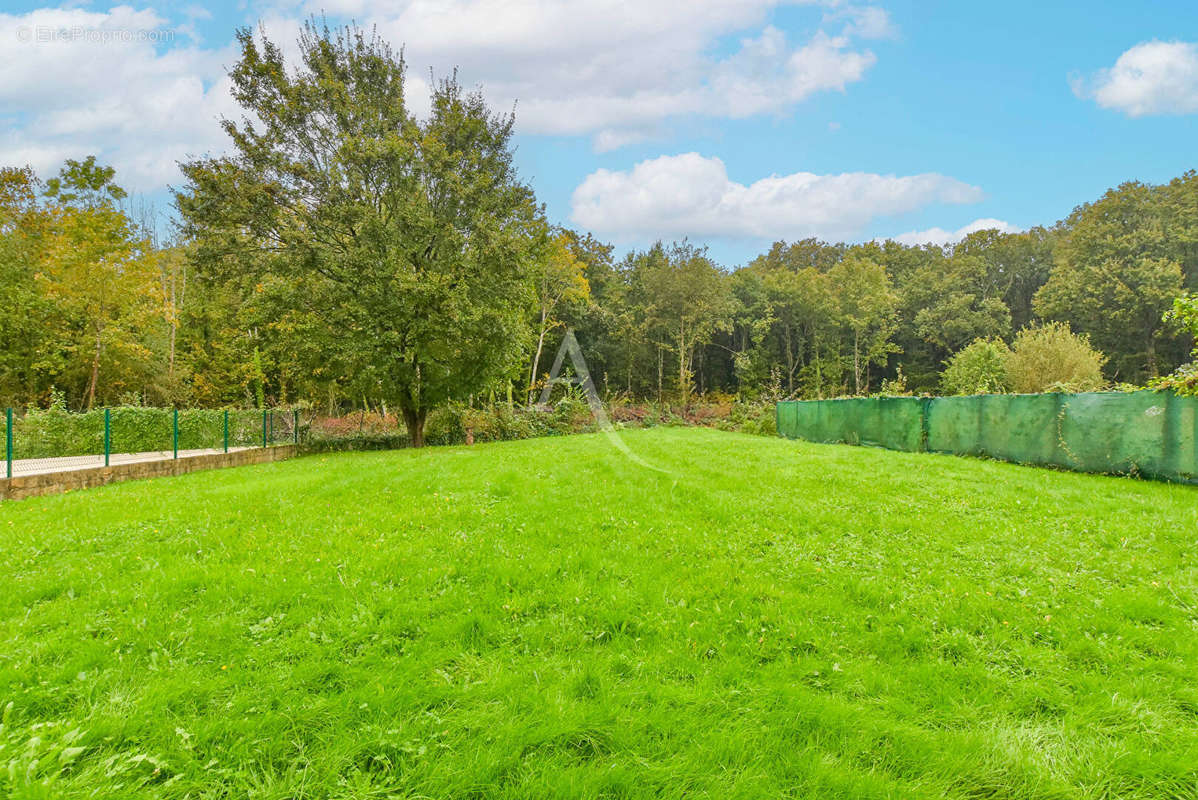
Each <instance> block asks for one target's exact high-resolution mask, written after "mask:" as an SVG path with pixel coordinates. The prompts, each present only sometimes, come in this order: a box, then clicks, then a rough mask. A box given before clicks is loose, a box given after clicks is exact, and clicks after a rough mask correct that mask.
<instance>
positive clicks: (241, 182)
mask: <svg viewBox="0 0 1198 800" xmlns="http://www.w3.org/2000/svg"><path fill="white" fill-rule="evenodd" d="M241 45H242V57H241V61H240V62H239V63H238V64H237V65H236V66H235V67H234V69H233V70H232V72H231V76H232V77H233V79H234V84H235V90H234V91H235V97H237V99H238V101H239V102H241V103H242V104H243V106H245V107H246V108H247V109H251V110H252V111H253V112H254V113H255V114H256V116H257V118H258V119H260V120H263V122H262V123H261V124H260V125H258V126H257V127H255V126H251V125H249V124H248V123H244V124H243V123H236V122H232V121H228V120H226V121H225V123H224V124H225V127H226V130H227V132H228V133H229V135H230V138H231V139H232V141H233V143H234V152H233V154H232V155H230V156H222V157H219V158H206V159H199V160H196V161H192V162H188V163H184V164H182V165H181V167H182V169H183V173H184V175H185V177H186V183H185V185H184V186H183V187H181V188H179V189H178V190H177V191H176V200H175V203H176V207H175V208H173V209H171V210H170V211H168V212H159V211H157V210H155V209H153V208H149V207H148V206H147V205H146V204H145V203H144V202H139V201H137V199H136V198H130V197H129V196H128V195H127V194H126V192H125V191H124V190H123V189H121V188H120V176H119V175H117V174H116V173H115V171H114V170H113V169H112V168H110V167H106V166H104V165H103V164H101V163H99V162H98V161H97V160H96V158H95V157H92V156H88V157H85V158H82V159H80V160H68V161H67V162H66V163H65V164H64V165H63V167H62V169H61V171H60V172H59V173H58V174H57V175H53V176H48V175H47V176H41V175H37V174H35V173H34V171H33V170H32V169H30V168H29V167H24V166H21V165H10V166H7V167H4V168H3V169H2V170H0V297H3V300H4V313H3V314H2V315H0V340H2V341H3V343H4V346H3V348H2V349H0V406H42V407H44V406H48V405H50V404H54V403H57V404H59V405H65V406H66V407H68V408H71V409H80V410H82V409H89V408H92V407H94V406H99V405H116V404H144V405H155V406H175V407H207V408H218V407H265V406H284V405H298V406H309V407H314V408H319V409H323V410H325V411H326V412H328V413H334V412H337V411H346V410H350V409H362V408H365V409H375V408H377V409H382V410H385V409H387V408H388V407H389V406H390V407H391V408H392V409H398V410H400V411H402V412H403V413H404V414H405V415H406V416H407V417H409V419H408V422H409V427H411V425H412V424H413V423H417V422H418V423H419V424H421V425H422V421H423V416H424V414H426V413H427V410H428V409H429V408H435V407H438V406H440V405H443V404H444V403H447V402H483V403H485V402H500V401H502V402H508V403H517V404H525V403H530V402H531V401H532V398H533V394H534V389H536V388H537V386H538V385H539V383H540V382H541V381H542V380H543V379H544V375H545V372H546V370H547V368H548V366H547V365H548V363H550V362H551V361H552V357H553V354H554V352H555V351H556V348H557V346H558V343H559V342H560V339H561V336H562V335H563V333H564V331H566V330H567V329H570V328H572V329H573V330H574V331H575V332H576V335H577V338H578V340H579V342H580V343H581V346H582V348H583V350H584V352H585V354H586V357H587V359H588V361H589V364H590V369H591V373H592V375H593V376H594V377H595V380H596V384H597V385H598V388H599V391H600V393H602V394H604V395H605V396H607V397H615V396H625V397H631V398H651V399H656V400H662V401H668V402H676V403H681V404H684V405H685V404H686V403H688V402H690V400H691V398H693V397H694V396H696V395H702V394H706V393H712V392H719V393H729V394H736V395H739V396H741V397H749V398H753V397H763V396H768V397H771V398H774V399H777V398H782V397H793V398H815V397H819V398H822V397H837V396H849V395H852V396H861V395H868V394H874V393H879V392H885V393H894V394H907V393H940V392H950V393H951V392H958V391H960V392H968V391H1001V390H1004V389H1018V388H1019V387H1018V386H1017V385H1012V384H1011V383H1009V382H1007V381H1006V380H1005V378H1004V379H1000V380H997V381H994V382H988V379H987V378H985V377H984V376H983V378H980V379H973V378H971V379H970V380H967V381H965V382H964V383H962V381H961V380H959V379H958V378H959V374H960V373H961V371H962V369H964V368H965V367H967V366H968V365H963V364H962V363H959V359H958V363H957V364H956V372H954V371H953V365H954V356H958V355H959V354H961V353H962V352H963V351H968V352H969V353H971V354H972V355H979V354H980V356H979V357H981V358H982V360H984V358H986V357H989V358H1002V357H1003V356H1002V354H1003V353H1009V352H1010V346H1012V345H1013V346H1014V349H1015V352H1018V351H1019V349H1020V348H1019V344H1018V342H1019V341H1020V337H1023V338H1024V340H1027V341H1030V340H1032V339H1035V337H1037V336H1040V337H1041V338H1043V337H1044V336H1048V337H1049V338H1051V337H1052V336H1053V335H1058V334H1059V335H1063V336H1066V337H1073V339H1074V340H1075V343H1076V344H1077V345H1078V347H1080V348H1082V349H1084V350H1086V351H1087V352H1088V353H1090V354H1091V356H1090V357H1091V361H1092V365H1093V368H1094V369H1095V370H1100V371H1101V373H1100V375H1098V379H1097V380H1090V381H1089V382H1088V383H1087V384H1086V385H1079V386H1076V387H1073V388H1097V387H1098V386H1108V387H1127V386H1143V385H1146V384H1148V383H1150V382H1152V381H1153V380H1154V379H1159V378H1161V376H1167V375H1169V374H1170V373H1174V371H1175V370H1178V369H1179V368H1182V367H1183V365H1184V364H1185V363H1186V362H1187V361H1189V360H1190V359H1191V357H1192V356H1191V355H1190V351H1191V348H1192V346H1193V341H1192V339H1193V337H1192V334H1191V333H1189V332H1188V331H1187V326H1186V324H1184V323H1185V321H1186V317H1185V314H1184V313H1181V312H1182V311H1184V309H1185V308H1187V307H1190V308H1192V306H1186V305H1185V304H1186V303H1192V300H1188V299H1187V298H1190V297H1191V296H1190V294H1189V293H1191V292H1195V291H1198V173H1195V172H1193V171H1189V172H1186V173H1185V174H1183V175H1180V176H1179V177H1177V178H1175V179H1173V180H1171V181H1170V182H1168V183H1165V184H1161V185H1152V184H1147V183H1141V182H1135V181H1132V182H1128V183H1124V184H1122V185H1120V186H1118V187H1115V188H1112V189H1111V190H1109V191H1108V192H1107V193H1106V194H1104V195H1103V196H1102V197H1099V198H1096V199H1094V200H1093V201H1092V202H1089V203H1086V204H1084V205H1081V206H1079V207H1078V208H1076V209H1075V210H1074V211H1073V212H1072V213H1071V214H1069V215H1068V216H1067V217H1066V218H1065V219H1063V220H1061V221H1059V222H1056V223H1055V224H1050V225H1045V226H1042V227H1034V228H1032V229H1030V230H1028V231H1026V232H1022V233H1001V232H998V231H993V230H990V231H979V232H976V233H972V234H970V235H968V236H966V237H965V238H964V239H963V240H962V241H960V242H958V243H955V244H951V245H948V246H936V245H930V244H929V245H923V246H906V245H903V244H899V243H897V242H895V241H872V242H865V243H857V244H846V243H829V242H823V241H818V240H815V239H803V240H799V241H791V242H787V241H779V242H775V243H774V244H773V245H772V246H771V247H770V248H769V249H768V251H767V252H764V253H761V254H760V255H758V256H757V257H756V258H753V259H752V260H751V261H749V262H748V263H746V264H736V265H723V264H717V263H715V261H713V259H712V258H711V257H709V255H708V253H707V251H706V249H705V248H704V247H703V246H702V245H701V244H700V243H696V242H691V241H682V242H659V243H657V244H654V245H653V246H651V247H649V248H647V249H644V250H639V249H638V250H633V251H631V252H628V253H626V254H618V253H617V251H616V249H615V248H614V247H613V246H612V245H611V244H608V243H605V242H603V241H600V240H598V239H596V238H595V237H594V236H592V235H591V234H589V233H587V232H585V231H577V230H570V229H567V228H561V227H555V226H552V225H550V224H549V223H548V222H547V221H546V219H545V215H544V210H543V209H542V208H541V207H540V206H539V205H538V204H537V202H536V198H535V196H534V194H533V192H532V189H531V188H530V187H529V186H527V185H526V184H524V183H522V182H521V180H520V178H519V176H518V175H517V174H516V172H515V169H514V167H513V166H512V161H511V151H512V146H511V136H512V133H513V126H514V124H515V120H514V118H513V117H512V116H511V115H499V114H495V113H494V112H492V111H491V110H490V109H489V108H488V107H487V105H486V102H485V100H484V99H483V98H482V97H481V96H480V95H478V94H477V93H468V92H465V91H464V90H463V89H462V88H461V87H460V86H459V85H458V84H457V83H456V80H455V79H450V80H446V81H443V82H441V84H439V85H438V86H437V87H436V88H435V89H434V93H433V95H434V96H433V98H432V109H433V110H432V112H431V114H430V116H429V118H428V119H426V120H416V119H414V118H413V117H412V115H411V114H410V113H409V112H408V111H407V109H406V108H405V107H404V105H403V97H402V82H403V74H404V65H403V62H402V58H401V57H399V56H397V55H395V54H394V53H392V52H391V50H390V48H389V47H388V46H387V45H386V44H385V43H384V42H381V41H379V40H377V39H374V38H371V37H369V36H366V35H364V34H362V33H361V32H360V31H359V32H356V33H355V32H352V31H349V32H342V33H338V34H330V33H329V32H328V31H327V30H325V31H321V30H318V29H316V28H315V27H314V26H309V28H308V29H307V30H306V32H305V34H304V38H303V39H302V40H301V46H302V51H303V52H304V53H305V61H304V64H303V69H301V70H299V71H293V72H288V71H286V70H284V69H282V55H281V53H280V51H279V50H278V48H276V47H274V46H273V45H271V44H270V43H269V42H266V43H264V44H263V43H260V42H258V41H256V40H255V39H254V37H253V36H252V35H250V34H249V32H243V34H242V36H241ZM329 76H334V77H335V78H336V81H339V82H340V83H339V86H340V88H341V89H342V90H343V91H340V92H332V91H329V90H328V85H329V83H330V80H329ZM322 78H323V79H322ZM347 109H350V110H352V111H353V113H349V111H348V110H347ZM396 131H398V133H397V134H394V135H391V134H392V132H396ZM464 164H468V165H469V166H468V167H464V166H463V165H464ZM380 176H381V177H380ZM162 217H166V218H168V219H169V220H170V222H169V224H168V225H164V224H163V223H162V220H161V218H162ZM164 230H168V231H169V232H168V233H166V234H164V233H163V231H164ZM1175 306H1176V308H1177V309H1178V311H1175V312H1174V313H1172V314H1171V313H1170V311H1171V309H1174V308H1175ZM1191 319H1192V318H1191ZM981 351H985V352H981ZM996 354H997V355H996ZM966 371H967V372H968V370H967V369H966ZM983 371H984V370H983ZM954 375H957V376H958V378H954V377H953V376H954ZM970 381H973V383H971V382H970ZM1058 383H1060V384H1061V385H1067V384H1068V381H1060V382H1058Z"/></svg>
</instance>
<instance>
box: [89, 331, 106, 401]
mask: <svg viewBox="0 0 1198 800" xmlns="http://www.w3.org/2000/svg"><path fill="white" fill-rule="evenodd" d="M102 335H103V328H100V327H97V328H96V351H95V355H93V356H92V374H91V379H90V380H89V381H88V383H87V410H88V411H91V410H92V406H93V405H95V402H96V384H97V383H99V381H100V352H101V350H102V347H103V344H102V340H101V338H100V337H101V336H102Z"/></svg>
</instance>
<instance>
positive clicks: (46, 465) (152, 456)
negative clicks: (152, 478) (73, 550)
mask: <svg viewBox="0 0 1198 800" xmlns="http://www.w3.org/2000/svg"><path fill="white" fill-rule="evenodd" d="M252 449H253V448H250V447H230V448H229V452H230V453H235V452H237V451H238V450H252ZM223 452H224V450H222V449H218V448H209V449H207V450H180V451H179V458H186V457H188V456H207V455H212V454H214V453H223ZM174 455H175V454H174V452H172V451H171V450H158V451H156V452H151V453H113V454H111V455H110V456H109V457H108V463H109V464H110V465H112V466H116V465H117V464H137V463H139V462H142V461H169V460H170V459H172V458H174ZM102 466H104V456H103V455H98V456H64V457H62V458H21V459H16V460H15V461H13V462H12V475H13V477H14V478H17V477H20V476H22V475H42V474H45V473H48V472H69V471H71V470H76V469H93V468H94V467H102ZM3 477H4V462H3V460H0V478H3Z"/></svg>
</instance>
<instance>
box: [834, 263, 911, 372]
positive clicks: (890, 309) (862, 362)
mask: <svg viewBox="0 0 1198 800" xmlns="http://www.w3.org/2000/svg"><path fill="white" fill-rule="evenodd" d="M828 277H829V278H830V279H831V281H832V284H833V286H834V287H835V296H836V303H837V311H838V314H839V317H840V319H841V320H842V322H843V324H844V326H845V327H846V328H847V329H848V331H849V334H850V337H851V338H852V342H853V361H852V368H853V393H854V394H858V395H859V394H862V393H865V392H868V391H869V367H870V365H871V364H885V363H886V359H887V356H889V355H890V353H893V352H896V351H897V350H898V348H897V347H895V346H894V343H893V342H892V341H891V337H892V336H893V335H894V331H895V316H896V306H897V302H898V298H897V297H896V296H895V294H894V292H893V291H892V290H891V287H890V278H889V277H888V276H887V275H886V270H885V269H884V268H883V267H882V266H881V265H880V264H877V263H875V262H873V261H868V260H866V259H863V258H861V257H859V256H856V255H852V256H849V257H847V258H845V259H844V260H843V261H841V262H840V263H839V264H837V265H836V266H835V267H833V268H832V269H831V270H829V272H828Z"/></svg>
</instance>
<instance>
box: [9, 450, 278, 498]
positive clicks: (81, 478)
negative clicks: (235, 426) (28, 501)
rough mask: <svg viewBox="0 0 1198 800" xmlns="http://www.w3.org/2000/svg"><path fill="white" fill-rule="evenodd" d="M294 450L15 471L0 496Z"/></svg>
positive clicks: (271, 457)
mask: <svg viewBox="0 0 1198 800" xmlns="http://www.w3.org/2000/svg"><path fill="white" fill-rule="evenodd" d="M296 450H297V448H296V446H295V445H291V444H286V445H277V446H274V447H260V448H254V449H253V450H238V451H237V452H235V453H215V454H211V455H203V456H185V457H180V458H167V459H162V460H161V461H139V462H137V463H134V464H115V465H113V466H110V467H91V468H89V469H74V470H68V471H64V472H47V473H44V474H39V475H18V476H16V477H14V478H7V479H0V500H20V499H21V498H23V497H36V496H38V495H43V494H58V493H59V492H69V491H72V490H74V489H88V488H91V487H93V486H103V485H104V484H106V483H116V482H117V481H131V480H137V479H140V478H157V477H161V476H163V475H183V474H184V473H187V472H198V471H199V470H204V469H220V468H221V467H240V466H244V465H246V464H263V463H266V462H268V461H282V460H283V459H285V458H291V457H293V456H295V455H296ZM0 466H2V465H0Z"/></svg>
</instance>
